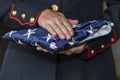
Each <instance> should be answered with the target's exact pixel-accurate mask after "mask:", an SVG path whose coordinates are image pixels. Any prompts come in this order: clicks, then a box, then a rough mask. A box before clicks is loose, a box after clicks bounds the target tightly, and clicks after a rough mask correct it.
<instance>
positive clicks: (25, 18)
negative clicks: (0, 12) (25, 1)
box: [9, 4, 40, 27]
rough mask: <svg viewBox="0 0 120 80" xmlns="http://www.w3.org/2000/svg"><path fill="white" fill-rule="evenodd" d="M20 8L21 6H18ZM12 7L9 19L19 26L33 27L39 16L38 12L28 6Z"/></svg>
mask: <svg viewBox="0 0 120 80" xmlns="http://www.w3.org/2000/svg"><path fill="white" fill-rule="evenodd" d="M20 6H21V5H20ZM20 6H19V5H16V6H15V5H14V4H13V5H12V9H11V11H10V15H9V17H10V19H12V20H15V21H17V22H18V23H19V24H20V25H21V26H26V25H28V26H31V27H32V26H35V25H36V23H37V21H38V18H39V16H40V13H39V10H37V9H34V8H32V7H29V6H25V7H24V5H23V6H22V8H21V7H20Z"/></svg>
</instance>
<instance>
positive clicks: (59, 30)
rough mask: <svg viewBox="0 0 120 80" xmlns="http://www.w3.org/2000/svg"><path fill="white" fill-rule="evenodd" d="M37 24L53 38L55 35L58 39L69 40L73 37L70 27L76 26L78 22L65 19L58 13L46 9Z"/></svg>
mask: <svg viewBox="0 0 120 80" xmlns="http://www.w3.org/2000/svg"><path fill="white" fill-rule="evenodd" d="M38 24H39V26H41V27H42V28H44V29H46V30H47V31H48V32H49V33H50V34H52V35H53V36H56V35H57V36H58V37H60V39H67V40H69V39H71V37H72V36H73V35H74V32H73V29H72V25H74V24H78V20H70V19H67V18H66V17H65V16H64V15H63V14H62V13H60V12H55V11H53V10H50V9H46V10H44V11H42V13H41V15H40V17H39V19H38Z"/></svg>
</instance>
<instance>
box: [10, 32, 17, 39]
mask: <svg viewBox="0 0 120 80" xmlns="http://www.w3.org/2000/svg"><path fill="white" fill-rule="evenodd" d="M16 32H17V31H11V32H10V33H9V37H10V38H11V37H12V34H13V33H16Z"/></svg>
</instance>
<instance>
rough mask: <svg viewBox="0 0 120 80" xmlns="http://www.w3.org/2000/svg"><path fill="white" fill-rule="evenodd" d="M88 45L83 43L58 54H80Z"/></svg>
mask: <svg viewBox="0 0 120 80" xmlns="http://www.w3.org/2000/svg"><path fill="white" fill-rule="evenodd" d="M87 47H88V46H87V45H86V44H83V45H81V46H78V47H73V48H70V49H68V50H64V51H61V52H58V54H65V55H72V54H79V53H82V52H83V51H84V50H85V49H86V48H87Z"/></svg>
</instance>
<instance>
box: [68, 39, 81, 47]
mask: <svg viewBox="0 0 120 80" xmlns="http://www.w3.org/2000/svg"><path fill="white" fill-rule="evenodd" d="M78 42H79V41H76V40H75V39H74V38H73V37H72V42H68V43H69V44H70V46H73V45H75V44H77V43H78Z"/></svg>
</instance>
